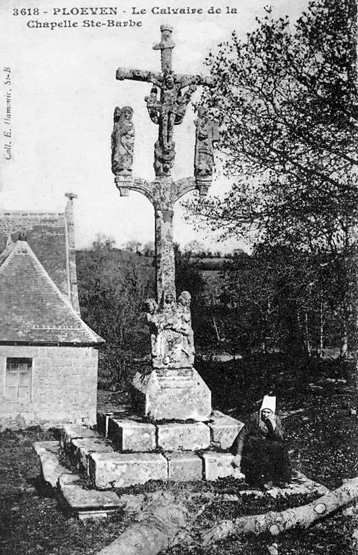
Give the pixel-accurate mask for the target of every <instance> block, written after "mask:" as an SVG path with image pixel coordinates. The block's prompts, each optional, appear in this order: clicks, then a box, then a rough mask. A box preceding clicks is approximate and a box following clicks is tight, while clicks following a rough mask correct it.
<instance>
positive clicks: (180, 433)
mask: <svg viewBox="0 0 358 555" xmlns="http://www.w3.org/2000/svg"><path fill="white" fill-rule="evenodd" d="M157 433H158V447H161V448H162V449H164V450H165V451H196V450H198V449H207V448H208V447H209V446H210V429H209V428H208V426H207V425H206V424H204V423H203V422H194V423H182V424H181V423H170V424H158V425H157Z"/></svg>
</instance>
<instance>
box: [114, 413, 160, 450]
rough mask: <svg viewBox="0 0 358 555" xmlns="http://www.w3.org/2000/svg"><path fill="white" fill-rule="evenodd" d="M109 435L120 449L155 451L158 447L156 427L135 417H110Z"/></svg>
mask: <svg viewBox="0 0 358 555" xmlns="http://www.w3.org/2000/svg"><path fill="white" fill-rule="evenodd" d="M109 437H110V438H111V439H112V440H113V442H114V443H115V445H116V447H118V449H119V450H120V451H137V452H138V451H139V452H147V451H154V449H155V448H156V446H157V445H156V428H155V426H154V425H153V424H150V423H147V422H138V421H136V420H135V419H125V420H120V419H112V418H111V419H110V421H109Z"/></svg>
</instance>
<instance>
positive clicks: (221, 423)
mask: <svg viewBox="0 0 358 555" xmlns="http://www.w3.org/2000/svg"><path fill="white" fill-rule="evenodd" d="M207 424H208V426H209V428H210V430H211V440H212V442H213V443H214V444H215V445H216V446H217V447H218V448H219V449H230V447H231V446H232V444H233V443H234V440H235V438H236V436H237V434H238V433H239V432H240V430H241V428H243V427H244V424H243V423H242V422H240V421H239V420H236V418H232V416H228V415H226V414H223V413H222V412H220V411H218V410H214V411H213V414H212V417H211V418H210V420H209V422H208V423H207Z"/></svg>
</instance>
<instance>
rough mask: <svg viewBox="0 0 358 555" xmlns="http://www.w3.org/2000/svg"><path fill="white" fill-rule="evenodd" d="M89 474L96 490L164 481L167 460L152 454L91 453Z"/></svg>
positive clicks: (166, 474)
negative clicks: (150, 481)
mask: <svg viewBox="0 0 358 555" xmlns="http://www.w3.org/2000/svg"><path fill="white" fill-rule="evenodd" d="M89 473H90V478H91V481H92V483H93V484H94V486H95V487H96V488H98V489H110V488H112V487H116V488H122V487H127V486H132V485H134V484H144V483H145V482H148V481H149V480H166V479H167V477H168V468H167V460H166V459H165V458H164V457H163V455H159V454H154V453H133V454H132V453H130V454H129V453H126V454H121V453H92V454H91V455H90V458H89Z"/></svg>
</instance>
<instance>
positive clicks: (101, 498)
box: [58, 476, 121, 520]
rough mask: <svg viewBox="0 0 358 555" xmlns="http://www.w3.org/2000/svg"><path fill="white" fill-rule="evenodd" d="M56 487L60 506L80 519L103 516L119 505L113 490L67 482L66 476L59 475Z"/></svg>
mask: <svg viewBox="0 0 358 555" xmlns="http://www.w3.org/2000/svg"><path fill="white" fill-rule="evenodd" d="M58 488H59V492H60V503H59V504H60V506H61V508H62V509H63V510H64V512H65V513H67V514H69V515H70V516H73V515H75V516H77V517H78V518H79V519H80V520H87V519H88V518H105V517H107V516H108V515H110V514H112V513H113V512H114V511H116V510H117V509H118V508H119V507H120V506H121V503H120V500H119V497H118V495H117V494H116V493H115V492H114V491H97V490H94V489H92V490H88V489H84V488H82V487H81V486H80V485H78V484H76V483H75V482H70V483H69V482H68V481H67V480H66V476H60V478H59V481H58Z"/></svg>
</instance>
